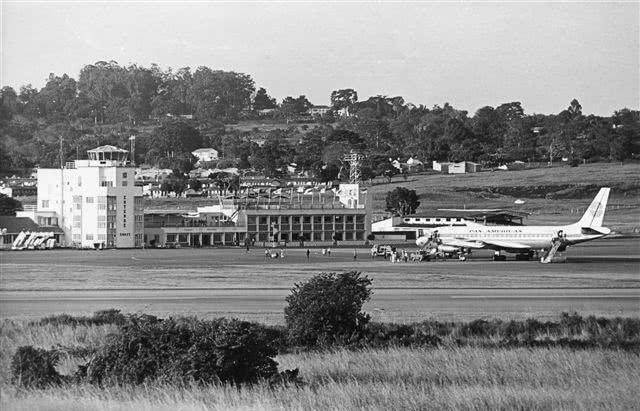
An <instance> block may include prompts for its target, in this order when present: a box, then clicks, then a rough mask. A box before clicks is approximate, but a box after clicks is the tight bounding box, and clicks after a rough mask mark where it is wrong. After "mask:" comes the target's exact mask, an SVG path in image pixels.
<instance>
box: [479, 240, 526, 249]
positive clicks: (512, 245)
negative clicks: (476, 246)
mask: <svg viewBox="0 0 640 411" xmlns="http://www.w3.org/2000/svg"><path fill="white" fill-rule="evenodd" d="M482 242H483V243H485V244H487V245H490V246H494V247H499V248H504V249H506V250H531V246H528V245H525V244H520V243H515V242H512V241H499V240H489V241H487V240H483V241H482Z"/></svg>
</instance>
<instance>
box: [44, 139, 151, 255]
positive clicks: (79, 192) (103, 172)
mask: <svg viewBox="0 0 640 411" xmlns="http://www.w3.org/2000/svg"><path fill="white" fill-rule="evenodd" d="M88 153H89V160H76V161H75V162H72V163H67V166H66V167H65V168H62V169H55V168H54V169H45V168H41V169H38V203H37V212H36V214H37V215H40V214H47V215H51V214H55V215H56V217H57V220H58V225H59V227H60V228H61V229H62V230H63V231H64V240H65V244H64V245H66V246H76V247H83V248H130V247H142V245H143V236H144V212H143V211H144V210H143V197H142V187H136V186H135V184H134V181H135V169H134V168H133V167H131V166H129V165H128V163H127V160H126V156H127V151H126V150H122V149H119V148H117V147H113V146H102V147H98V148H96V149H94V150H89V151H88Z"/></svg>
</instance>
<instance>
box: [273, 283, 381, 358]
mask: <svg viewBox="0 0 640 411" xmlns="http://www.w3.org/2000/svg"><path fill="white" fill-rule="evenodd" d="M370 287H371V279H370V278H368V277H367V276H361V273H359V272H357V271H349V272H344V273H341V274H337V273H322V274H319V275H316V276H315V277H313V278H311V279H310V280H308V281H306V282H303V283H298V284H296V285H295V286H294V288H293V289H292V290H291V294H290V295H288V296H287V298H286V301H287V304H288V305H287V307H285V309H284V314H285V321H286V325H287V332H288V336H289V339H290V341H291V342H292V343H294V344H299V345H304V346H315V345H327V344H335V343H337V342H342V343H345V342H349V341H353V340H354V339H357V338H358V336H359V334H360V333H361V332H362V330H363V327H364V326H365V325H366V324H367V323H368V322H369V315H367V314H365V313H363V312H362V311H361V310H362V305H363V304H364V303H365V302H366V301H367V300H369V298H370V297H371V293H372V292H371V288H370Z"/></svg>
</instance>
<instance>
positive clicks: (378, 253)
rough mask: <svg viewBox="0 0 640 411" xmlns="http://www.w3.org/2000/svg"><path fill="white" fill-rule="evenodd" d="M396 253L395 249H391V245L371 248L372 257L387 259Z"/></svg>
mask: <svg viewBox="0 0 640 411" xmlns="http://www.w3.org/2000/svg"><path fill="white" fill-rule="evenodd" d="M394 251H395V247H391V246H390V245H382V244H378V245H375V244H374V245H373V247H371V256H372V257H384V258H387V257H389V256H391V254H392V253H393V252H394Z"/></svg>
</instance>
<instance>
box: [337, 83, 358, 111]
mask: <svg viewBox="0 0 640 411" xmlns="http://www.w3.org/2000/svg"><path fill="white" fill-rule="evenodd" d="M357 102H358V93H357V92H356V91H355V90H354V89H352V88H346V89H341V90H334V91H332V92H331V107H333V109H334V110H335V111H340V110H345V111H346V114H347V116H348V115H349V114H350V112H351V110H353V106H354V104H356V103H357Z"/></svg>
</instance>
